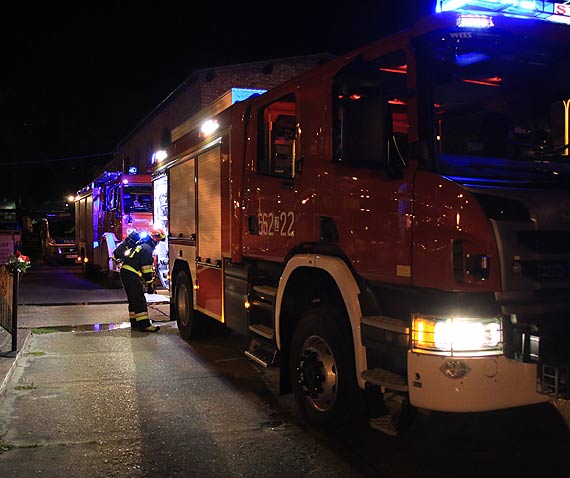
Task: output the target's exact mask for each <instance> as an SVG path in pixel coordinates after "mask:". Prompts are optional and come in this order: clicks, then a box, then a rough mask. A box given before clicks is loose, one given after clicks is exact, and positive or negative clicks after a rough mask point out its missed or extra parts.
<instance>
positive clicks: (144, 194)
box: [123, 186, 152, 213]
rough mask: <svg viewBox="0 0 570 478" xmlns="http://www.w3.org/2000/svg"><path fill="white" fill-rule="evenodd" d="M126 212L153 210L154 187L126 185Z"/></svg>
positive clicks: (124, 197)
mask: <svg viewBox="0 0 570 478" xmlns="http://www.w3.org/2000/svg"><path fill="white" fill-rule="evenodd" d="M123 200H124V202H125V212H127V213H132V212H152V189H151V188H150V187H144V186H125V188H124V191H123Z"/></svg>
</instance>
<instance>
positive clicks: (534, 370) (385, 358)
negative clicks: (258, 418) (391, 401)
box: [156, 0, 570, 423]
mask: <svg viewBox="0 0 570 478" xmlns="http://www.w3.org/2000/svg"><path fill="white" fill-rule="evenodd" d="M515 3H517V5H515ZM518 3H519V2H483V1H473V2H467V1H465V2H452V1H445V0H442V1H440V2H438V12H437V14H436V15H433V16H431V17H427V18H424V19H422V20H420V21H419V22H418V23H417V24H416V25H415V26H413V27H412V28H410V29H409V30H406V31H402V32H399V33H396V34H394V35H392V36H390V37H388V38H384V39H381V40H379V41H377V42H374V43H372V44H369V45H366V46H364V47H362V48H360V49H358V50H356V51H354V52H351V53H349V54H347V55H345V56H342V57H339V58H338V59H335V60H332V61H330V62H328V63H326V64H324V65H321V66H319V67H317V68H315V69H313V70H311V71H309V72H307V73H305V74H302V75H300V76H298V77H296V78H294V79H292V80H290V81H288V82H286V83H284V84H283V85H281V86H278V87H276V88H274V89H272V90H270V91H268V92H267V93H265V94H263V95H261V96H257V97H254V98H251V99H249V100H246V101H242V102H238V103H236V104H234V105H233V106H231V107H229V108H227V109H226V110H224V111H222V112H220V113H217V114H215V115H210V113H211V112H210V111H204V112H203V113H202V114H198V115H196V116H195V117H194V118H193V121H192V122H190V123H188V122H187V123H186V130H185V132H184V134H181V135H180V136H179V137H177V138H176V139H175V141H173V143H172V144H171V145H170V146H169V147H168V148H167V154H168V157H167V158H166V159H164V160H163V161H161V162H160V163H158V164H157V167H156V171H157V174H158V173H160V174H165V175H166V176H167V177H168V182H167V183H168V198H169V208H168V224H169V271H170V274H171V283H170V295H171V312H172V316H173V317H176V319H177V321H178V327H179V330H180V334H181V335H182V337H184V338H187V339H189V338H192V336H193V335H194V334H195V333H197V331H199V323H200V320H201V319H203V317H204V316H208V317H210V318H213V319H215V320H218V321H221V322H223V323H225V324H227V325H228V327H230V328H232V329H233V330H235V331H237V332H240V333H244V334H249V335H250V336H251V338H252V341H251V346H250V348H249V350H247V351H246V354H247V355H248V356H249V357H250V358H252V359H254V360H256V361H257V362H258V363H260V364H264V365H267V366H269V365H277V366H279V368H280V370H281V378H282V382H281V384H282V391H283V392H287V391H293V392H294V393H295V396H296V398H297V400H298V403H299V405H300V407H301V410H302V412H303V413H304V415H305V416H306V417H307V418H308V419H309V420H311V421H314V422H316V423H330V422H334V421H335V420H339V419H341V418H342V417H347V416H350V415H351V412H354V411H356V409H357V408H358V407H357V404H358V403H359V400H358V397H359V395H360V393H361V391H362V390H365V389H377V390H378V393H380V392H382V391H386V390H390V391H392V392H393V393H396V394H401V395H402V397H403V402H404V403H408V404H410V405H411V406H413V407H421V408H426V409H431V410H439V411H447V412H475V411H486V410H498V409H504V408H509V407H516V406H521V405H528V404H534V403H539V402H544V401H548V400H553V399H555V398H570V352H569V350H570V349H569V348H568V346H567V344H568V343H569V341H570V322H568V316H569V314H570V303H569V302H568V300H567V297H568V294H569V293H570V192H569V191H570V188H569V186H570V159H569V158H570V157H569V152H568V149H569V145H568V143H569V133H568V131H569V126H568V124H569V107H568V105H569V104H570V28H568V26H566V25H563V24H561V23H569V20H570V16H568V15H567V14H566V13H560V12H558V10H556V8H555V5H554V4H550V3H549V2H534V3H533V2H530V3H528V5H527V4H525V5H524V6H522V5H518ZM531 3H532V6H531ZM539 3H540V5H541V7H540V8H538V5H539ZM458 4H460V5H461V6H460V7H459V8H456V7H457V5H458ZM489 4H493V8H491V9H489V8H487V7H488V6H489ZM549 20H550V21H549ZM554 20H555V21H554Z"/></svg>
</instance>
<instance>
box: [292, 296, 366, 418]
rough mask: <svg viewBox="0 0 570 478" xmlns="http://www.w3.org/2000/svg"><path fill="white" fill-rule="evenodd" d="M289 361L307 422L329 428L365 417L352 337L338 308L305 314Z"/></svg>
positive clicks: (296, 395)
mask: <svg viewBox="0 0 570 478" xmlns="http://www.w3.org/2000/svg"><path fill="white" fill-rule="evenodd" d="M289 360H290V363H289V365H290V370H291V387H292V389H293V393H294V394H295V399H296V401H297V404H298V406H299V409H300V412H301V415H302V416H303V418H304V419H305V420H306V421H307V422H309V423H311V424H313V425H317V426H319V427H325V428H326V427H331V426H337V425H341V424H343V423H346V422H347V421H349V420H351V419H353V418H354V417H356V416H359V415H361V414H362V410H363V402H362V392H361V390H360V389H359V387H358V384H357V381H356V376H355V365H354V347H353V346H352V334H351V333H350V330H349V328H348V326H347V325H346V319H345V317H344V316H343V315H342V314H341V313H339V312H338V311H337V310H336V309H334V308H332V307H326V306H325V307H318V308H315V309H312V310H309V311H306V312H305V313H304V314H303V315H302V317H301V319H300V321H299V323H298V324H297V327H296V328H295V331H294V333H293V339H292V341H291V355H290V356H289Z"/></svg>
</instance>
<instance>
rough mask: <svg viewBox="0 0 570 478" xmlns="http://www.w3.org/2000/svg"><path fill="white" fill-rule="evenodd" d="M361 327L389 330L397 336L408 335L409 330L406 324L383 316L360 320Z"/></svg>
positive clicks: (366, 317) (371, 316) (370, 316)
mask: <svg viewBox="0 0 570 478" xmlns="http://www.w3.org/2000/svg"><path fill="white" fill-rule="evenodd" d="M360 322H361V323H362V325H368V326H370V327H376V328H377V329H384V330H389V331H390V332H395V333H397V334H409V332H410V328H409V326H408V324H407V323H406V322H404V321H403V320H400V319H395V318H393V317H386V316H383V315H369V316H365V317H361V318H360Z"/></svg>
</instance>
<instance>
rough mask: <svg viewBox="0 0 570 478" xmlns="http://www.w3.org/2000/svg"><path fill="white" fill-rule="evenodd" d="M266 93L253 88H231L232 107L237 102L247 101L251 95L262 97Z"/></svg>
mask: <svg viewBox="0 0 570 478" xmlns="http://www.w3.org/2000/svg"><path fill="white" fill-rule="evenodd" d="M266 91H267V90H258V89H254V88H232V105H233V104H234V103H236V102H238V101H243V100H247V99H248V98H250V97H252V96H253V95H262V94H263V93H265V92H266Z"/></svg>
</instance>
